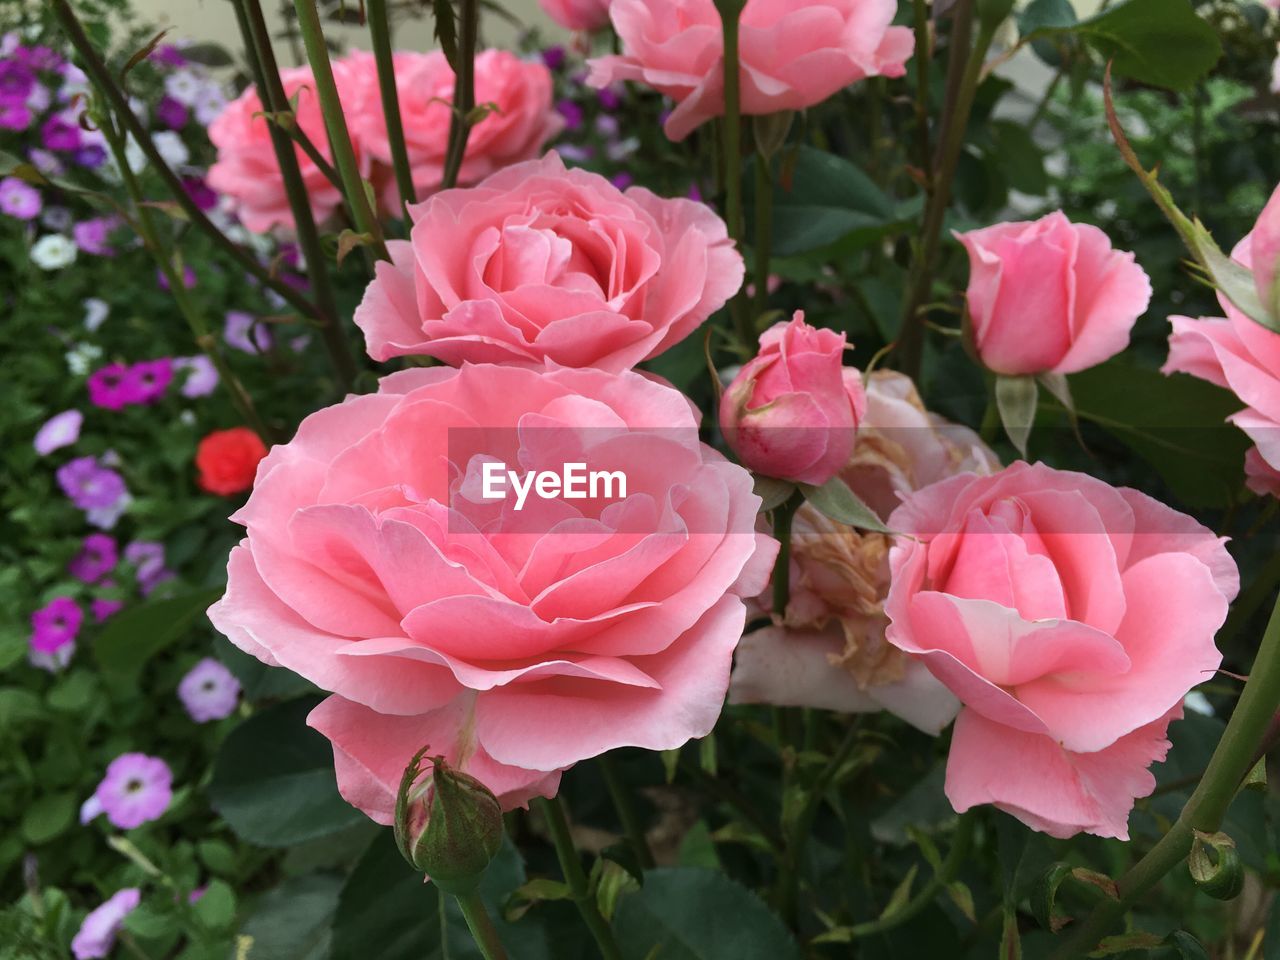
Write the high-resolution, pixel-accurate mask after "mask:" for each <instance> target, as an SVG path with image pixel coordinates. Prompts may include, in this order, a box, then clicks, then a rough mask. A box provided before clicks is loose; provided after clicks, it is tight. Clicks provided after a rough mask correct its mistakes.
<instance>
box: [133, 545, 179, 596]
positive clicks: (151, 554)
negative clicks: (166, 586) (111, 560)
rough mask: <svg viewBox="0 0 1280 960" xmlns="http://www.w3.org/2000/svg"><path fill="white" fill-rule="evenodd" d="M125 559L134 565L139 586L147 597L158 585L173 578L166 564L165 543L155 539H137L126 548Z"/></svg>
mask: <svg viewBox="0 0 1280 960" xmlns="http://www.w3.org/2000/svg"><path fill="white" fill-rule="evenodd" d="M124 558H125V560H126V561H127V562H128V563H130V564H132V565H133V570H134V576H135V577H136V578H137V580H138V587H139V589H141V591H142V595H143V596H144V597H145V596H146V595H147V594H149V593H151V591H153V590H154V589H155V588H156V587H158V586H160V584H162V583H164V582H165V581H167V580H172V579H173V571H171V570H169V569H167V568H166V567H165V565H164V544H163V543H159V542H157V541H155V540H135V541H133V543H131V544H129V545H128V546H127V547H125V548H124Z"/></svg>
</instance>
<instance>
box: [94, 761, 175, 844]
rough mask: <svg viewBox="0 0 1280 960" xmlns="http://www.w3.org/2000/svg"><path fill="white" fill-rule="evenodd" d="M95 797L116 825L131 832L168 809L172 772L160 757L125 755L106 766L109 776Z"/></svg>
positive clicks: (171, 794) (171, 789) (103, 780)
mask: <svg viewBox="0 0 1280 960" xmlns="http://www.w3.org/2000/svg"><path fill="white" fill-rule="evenodd" d="M93 795H94V796H95V797H96V798H97V800H98V803H99V804H101V807H102V812H103V813H105V814H106V815H107V819H108V820H109V821H111V824H112V825H113V826H115V827H119V828H120V829H121V830H132V829H133V828H134V827H139V826H141V825H142V824H144V823H150V822H151V821H152V820H156V819H158V818H159V817H160V816H161V815H162V814H163V813H164V812H165V810H167V809H168V808H169V801H170V800H172V799H173V771H171V770H170V769H169V765H168V764H167V763H165V762H164V761H163V760H161V759H160V758H159V757H149V756H147V755H146V754H145V753H122V754H120V756H118V757H116V758H115V759H114V760H112V761H111V763H110V764H108V765H107V775H106V776H105V777H103V778H102V782H101V783H100V784H98V789H97V790H95V791H94V794H93Z"/></svg>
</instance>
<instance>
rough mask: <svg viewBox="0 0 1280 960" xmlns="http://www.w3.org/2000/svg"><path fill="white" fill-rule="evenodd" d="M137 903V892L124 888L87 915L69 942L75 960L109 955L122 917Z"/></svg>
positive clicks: (133, 908) (87, 959)
mask: <svg viewBox="0 0 1280 960" xmlns="http://www.w3.org/2000/svg"><path fill="white" fill-rule="evenodd" d="M141 902H142V891H141V890H139V889H138V888H137V887H125V888H124V889H123V890H118V891H116V892H115V893H114V894H112V895H111V897H110V898H109V899H108V900H106V901H104V902H103V903H102V905H101V906H99V907H98V908H97V909H95V910H93V911H92V912H90V914H89V915H88V916H87V917H85V918H84V923H82V924H80V929H79V930H78V931H76V935H75V937H74V939H72V941H71V952H72V953H73V954H75V957H76V960H99V958H101V957H105V956H107V955H108V954H110V953H111V951H112V949H113V948H114V947H115V945H116V934H117V933H119V932H120V928H121V927H122V926H124V921H125V917H127V916H129V914H131V913H133V911H134V910H136V909H137V907H138V904H139V903H141Z"/></svg>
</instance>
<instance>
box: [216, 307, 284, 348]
mask: <svg viewBox="0 0 1280 960" xmlns="http://www.w3.org/2000/svg"><path fill="white" fill-rule="evenodd" d="M222 339H223V340H225V341H226V342H227V346H228V347H234V348H235V349H236V350H243V351H244V352H245V353H252V354H259V353H266V352H267V351H268V350H270V349H271V342H272V341H271V331H270V330H268V329H267V326H266V324H262V323H257V321H256V318H255V317H254V316H253V315H252V314H248V313H245V312H244V311H243V310H228V311H227V315H226V322H225V324H224V326H223V328H222Z"/></svg>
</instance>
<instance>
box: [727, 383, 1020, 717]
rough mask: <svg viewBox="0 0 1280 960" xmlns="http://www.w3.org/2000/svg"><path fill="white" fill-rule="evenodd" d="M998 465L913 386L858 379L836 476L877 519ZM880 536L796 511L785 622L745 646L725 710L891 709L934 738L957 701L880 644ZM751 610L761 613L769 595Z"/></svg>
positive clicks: (884, 589) (884, 572) (884, 554)
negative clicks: (962, 476) (856, 403)
mask: <svg viewBox="0 0 1280 960" xmlns="http://www.w3.org/2000/svg"><path fill="white" fill-rule="evenodd" d="M999 468H1000V463H999V461H998V460H997V459H996V457H995V454H993V453H992V452H991V451H990V450H989V449H988V448H987V446H986V445H985V444H984V443H983V442H982V441H981V440H980V439H979V438H978V435H977V434H975V433H974V432H973V431H972V430H969V429H968V428H967V427H962V426H959V425H957V424H953V423H948V422H947V421H946V420H943V419H942V418H941V417H938V416H936V415H934V414H931V413H929V412H927V411H926V410H925V408H924V404H923V403H922V402H921V400H920V396H919V394H918V393H916V388H915V385H914V384H913V383H912V382H911V380H910V378H908V377H906V376H904V375H903V374H900V373H895V372H892V371H888V370H880V371H876V372H875V373H873V374H871V375H870V376H869V377H868V378H867V410H866V414H865V416H864V417H863V418H862V422H861V423H859V424H858V443H857V446H856V447H855V448H854V452H853V456H852V458H851V459H850V460H849V461H848V463H846V464H845V466H844V467H843V468H842V469H841V471H840V474H839V476H840V478H841V479H842V480H844V481H845V482H846V483H848V484H849V486H850V487H851V488H852V489H853V491H854V492H855V493H856V494H857V495H858V496H859V497H861V498H862V500H863V501H864V502H865V503H867V504H868V505H870V506H871V507H872V508H873V509H874V510H875V511H876V512H877V513H879V514H880V517H881V519H882V520H887V519H888V517H889V514H890V513H891V512H892V511H893V508H894V507H896V506H897V505H898V503H899V497H900V496H902V495H908V494H910V493H911V492H913V491H915V490H918V489H920V488H921V487H924V486H927V485H928V484H931V483H934V482H935V481H937V480H941V479H944V478H946V477H950V476H953V475H955V474H957V473H960V472H963V471H976V472H980V473H983V474H990V473H992V472H994V471H996V470H998V469H999ZM889 546H890V541H889V538H888V537H887V536H886V535H884V534H880V533H871V532H867V531H859V530H854V529H853V528H851V527H847V526H844V525H843V524H840V523H836V522H835V521H834V520H831V519H829V518H828V517H825V516H823V515H822V514H821V513H819V512H818V511H816V510H814V509H813V508H812V507H811V506H808V505H805V506H802V507H801V508H800V510H799V511H798V512H797V514H796V517H795V521H794V526H793V528H792V532H791V593H790V599H789V602H788V603H787V609H786V612H785V616H781V617H779V616H777V615H775V616H774V618H773V619H774V625H773V626H769V627H765V628H764V629H762V630H756V631H754V632H753V633H749V634H747V635H746V636H745V637H743V638H742V643H741V644H739V645H738V652H737V654H736V655H735V656H734V666H733V681H732V685H731V687H730V689H729V701H730V702H731V703H768V704H773V705H775V706H787V707H812V708H815V709H820V710H839V711H841V712H845V713H865V712H871V711H876V710H888V711H890V712H891V713H893V714H895V715H897V716H899V717H901V718H902V719H904V720H906V721H907V722H908V723H910V724H913V725H914V726H916V727H919V728H920V729H921V730H924V731H925V732H927V733H933V734H936V733H938V732H939V731H940V730H941V729H942V728H943V727H944V726H946V725H947V724H948V723H950V722H951V720H952V719H953V718H954V717H955V715H956V711H957V710H958V709H959V707H960V704H959V702H958V701H957V700H956V698H955V696H954V695H953V694H951V692H950V691H948V690H947V688H946V687H944V686H943V685H942V684H941V683H940V682H939V681H938V680H937V679H935V678H934V676H933V675H932V674H931V673H929V671H928V669H927V668H926V667H925V666H924V664H922V663H920V662H919V661H917V660H915V659H913V658H911V657H909V656H907V655H906V654H904V653H903V652H902V651H900V650H898V649H897V648H896V647H893V646H891V645H890V644H889V643H887V642H886V640H885V635H884V634H885V627H886V626H887V625H888V622H889V621H888V620H887V618H886V617H885V615H884V600H885V596H886V595H887V594H888V592H889ZM759 603H760V605H761V606H762V607H763V608H765V609H769V608H770V607H771V606H772V597H771V593H770V591H769V590H768V589H766V591H765V592H764V593H763V594H761V596H760V599H759Z"/></svg>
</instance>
